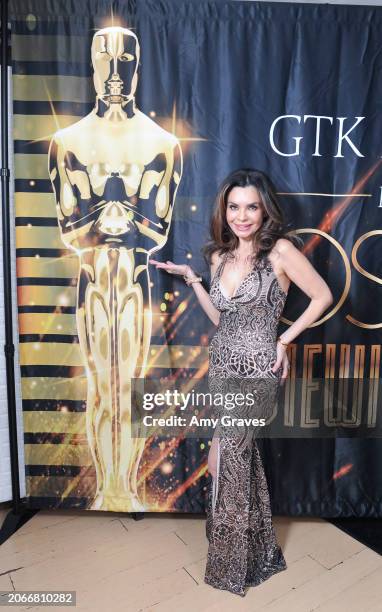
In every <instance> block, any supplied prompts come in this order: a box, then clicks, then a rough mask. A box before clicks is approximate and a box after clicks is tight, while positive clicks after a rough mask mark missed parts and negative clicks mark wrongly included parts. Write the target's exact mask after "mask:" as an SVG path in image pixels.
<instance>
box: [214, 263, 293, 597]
mask: <svg viewBox="0 0 382 612" xmlns="http://www.w3.org/2000/svg"><path fill="white" fill-rule="evenodd" d="M227 257H228V254H225V255H223V257H222V261H221V263H220V265H219V266H218V268H217V270H216V273H215V275H214V277H213V279H212V281H211V287H210V298H211V301H212V303H213V304H214V306H215V307H216V308H217V309H218V310H219V311H220V320H219V325H218V327H217V329H216V331H215V334H214V336H213V337H212V340H211V343H210V347H209V371H208V382H209V389H210V391H211V392H221V391H222V390H224V389H227V381H228V386H229V389H230V390H231V389H232V388H233V387H234V388H235V389H234V390H235V392H237V391H240V392H244V393H246V391H247V390H248V389H250V390H251V391H252V392H253V393H254V394H255V397H256V403H255V405H254V406H253V407H252V408H248V407H247V408H246V410H247V414H251V415H252V416H256V417H258V418H262V417H263V418H267V417H269V416H270V415H272V411H273V409H274V404H275V401H276V394H277V389H278V388H279V386H280V385H279V382H280V377H281V369H279V370H278V371H277V372H272V371H271V368H272V366H273V364H274V362H275V360H276V339H277V328H278V323H279V319H280V317H281V314H282V312H283V309H284V306H285V301H286V297H287V293H286V292H284V291H283V290H282V289H281V287H280V285H279V282H278V279H277V277H276V275H275V273H274V270H273V266H272V264H271V262H270V260H269V259H268V258H265V259H263V260H260V261H257V262H256V263H255V264H254V266H253V268H252V269H251V271H250V272H249V274H247V276H245V278H244V279H243V280H242V282H241V283H240V285H239V287H238V288H237V290H236V291H235V293H234V295H233V296H232V297H229V296H227V295H226V294H225V290H224V287H223V286H222V284H221V281H220V277H221V274H222V271H223V268H224V265H225V262H226V261H227ZM235 382H236V384H235ZM225 385H226V386H225ZM240 411H241V412H242V409H239V410H237V411H236V412H237V413H238V412H240ZM215 435H216V432H215ZM218 439H219V452H218V462H217V477H216V480H213V479H212V477H211V478H210V486H209V490H208V501H207V521H206V535H207V538H208V541H209V547H208V555H207V564H206V571H205V577H204V580H205V582H206V583H207V584H210V585H211V586H213V587H216V588H219V589H224V590H228V591H231V592H232V593H236V594H238V595H241V596H244V595H245V593H246V590H247V587H249V586H256V585H258V584H260V583H261V582H263V581H264V580H267V579H268V578H270V577H271V576H272V575H274V574H276V573H278V572H280V571H282V570H284V569H286V567H287V566H286V562H285V559H284V556H283V553H282V551H281V548H280V546H279V545H278V543H277V540H276V535H275V532H274V528H273V525H272V514H271V504H270V496H269V491H268V486H267V481H266V476H265V472H264V467H263V464H262V460H261V457H260V453H259V449H258V446H257V443H256V441H255V429H254V428H251V429H249V428H248V430H246V431H245V433H242V432H240V433H239V434H236V435H233V434H232V430H230V429H229V428H224V427H220V428H219V433H218Z"/></svg>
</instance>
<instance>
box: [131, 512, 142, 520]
mask: <svg viewBox="0 0 382 612" xmlns="http://www.w3.org/2000/svg"><path fill="white" fill-rule="evenodd" d="M130 516H131V518H132V519H134V521H141V520H142V519H144V518H145V513H144V512H131V513H130Z"/></svg>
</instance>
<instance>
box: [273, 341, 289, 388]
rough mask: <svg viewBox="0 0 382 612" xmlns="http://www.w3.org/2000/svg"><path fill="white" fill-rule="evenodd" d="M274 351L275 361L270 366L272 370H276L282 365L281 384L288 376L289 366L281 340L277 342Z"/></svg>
mask: <svg viewBox="0 0 382 612" xmlns="http://www.w3.org/2000/svg"><path fill="white" fill-rule="evenodd" d="M276 351H277V354H276V361H275V363H274V365H273V367H272V372H277V370H278V369H279V368H281V367H282V374H281V384H282V385H283V384H284V381H285V379H286V378H288V374H289V368H290V365H289V359H288V356H287V352H286V346H284V345H283V344H281V342H277V344H276Z"/></svg>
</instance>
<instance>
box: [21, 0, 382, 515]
mask: <svg viewBox="0 0 382 612" xmlns="http://www.w3.org/2000/svg"><path fill="white" fill-rule="evenodd" d="M10 4H11V26H12V67H13V98H14V103H13V112H14V154H15V198H16V201H15V207H16V216H17V218H16V246H17V283H18V309H19V315H18V317H19V318H18V320H19V333H20V336H19V342H20V361H21V375H22V395H23V416H24V428H25V438H24V443H25V458H26V459H25V461H26V465H25V469H26V477H27V495H28V502H29V504H30V506H31V507H45V508H47V507H51V508H57V507H77V508H84V509H99V510H115V511H131V510H137V511H140V510H148V511H158V512H164V511H171V512H203V510H204V508H205V502H206V488H207V484H208V472H207V451H208V440H207V439H198V438H189V437H187V436H184V435H178V436H175V437H174V436H173V437H171V436H168V437H166V436H159V435H151V436H150V437H147V438H139V437H134V436H133V435H132V429H131V418H130V417H131V411H132V409H133V408H134V399H132V398H133V394H132V393H131V382H132V378H133V377H137V378H145V377H147V378H148V377H151V378H156V379H157V380H158V379H159V378H160V377H163V376H169V375H171V376H175V378H176V377H182V375H183V374H185V375H186V374H189V373H190V372H191V373H192V374H193V375H194V376H196V377H203V376H204V375H205V374H206V373H207V369H208V344H209V341H210V339H211V337H212V335H213V333H214V331H215V328H214V326H213V324H212V323H211V322H210V321H209V319H208V318H207V316H206V315H205V314H204V313H203V311H202V309H201V307H200V306H199V304H198V302H197V300H196V298H195V295H194V292H193V290H192V288H191V287H190V288H188V287H187V286H186V285H185V284H184V282H183V280H182V279H181V278H180V277H174V276H170V275H168V274H166V273H165V272H163V271H162V272H161V271H159V270H157V269H156V268H155V267H154V266H153V265H151V264H149V263H148V254H150V255H153V254H154V253H155V257H156V258H157V259H160V260H162V261H166V260H172V261H175V262H177V263H190V264H191V265H192V267H193V269H194V270H195V271H197V272H199V273H201V274H202V276H203V279H204V284H205V287H207V288H208V284H209V282H210V278H209V270H208V266H207V264H206V262H205V261H204V259H203V257H202V254H201V247H202V246H203V244H204V243H205V242H206V240H207V238H208V232H209V219H210V215H211V211H212V208H213V204H214V196H215V194H216V191H217V188H218V185H219V183H220V181H221V180H222V179H223V178H224V177H225V175H226V174H227V173H228V172H230V171H231V170H233V169H236V168H239V167H255V168H259V169H261V170H263V171H265V172H267V173H268V174H269V175H270V176H271V178H272V179H273V182H274V183H275V185H276V189H277V192H278V194H279V199H280V202H281V205H282V208H283V210H284V212H285V216H286V219H287V221H288V223H289V224H290V227H291V228H293V227H294V228H295V229H296V230H297V231H298V233H299V235H300V236H301V237H302V238H303V240H304V244H305V246H304V253H305V254H306V256H307V257H309V259H310V261H311V262H312V263H313V264H314V266H315V267H316V269H317V270H318V271H319V273H320V274H322V276H323V277H324V278H325V280H326V281H327V282H328V284H329V285H330V287H331V290H332V292H333V295H334V302H333V304H332V306H331V307H330V308H329V309H328V311H326V312H325V313H324V315H323V316H322V317H321V319H320V320H319V321H318V322H316V323H315V324H314V325H312V326H311V327H310V328H309V329H307V330H306V331H305V332H304V333H302V334H301V335H300V336H299V337H298V338H297V339H296V340H295V341H294V342H293V344H292V346H291V347H290V353H289V356H290V362H291V379H290V380H289V382H288V384H287V386H286V389H287V392H288V393H289V394H292V395H293V393H292V392H293V380H294V379H296V380H297V379H299V378H301V380H303V381H309V379H310V378H311V377H312V376H317V377H319V378H322V379H327V380H330V379H350V380H351V381H353V382H354V381H358V382H359V381H365V382H368V381H370V380H372V381H374V382H376V383H379V380H380V348H381V344H380V343H381V327H382V322H381V318H382V314H381V313H382V293H381V291H382V287H381V284H382V280H381V273H382V262H381V257H380V252H381V249H380V248H379V243H380V240H381V233H382V229H381V217H382V167H381V159H382V141H381V134H382V109H381V100H382V79H381V74H382V72H381V69H382V48H381V31H382V8H375V7H374V8H372V7H355V6H353V7H345V6H330V5H325V6H323V5H304V4H297V5H293V4H285V3H280V4H277V3H257V2H240V1H235V2H228V1H225V0H222V1H218V0H205V1H194V0H173V1H171V0H160V1H158V0H139V2H138V1H136V2H135V1H132V0H131V1H129V0H123V1H122V0H120V1H117V2H109V1H106V0H105V1H102V0H94V1H93V0H87V1H86V2H85V1H84V2H75V1H74V0H65V1H63V0H38V1H37V0H11V3H10ZM308 303H309V298H308V296H307V295H305V294H304V293H303V292H302V291H301V290H300V289H299V288H298V287H297V286H296V285H294V286H293V287H292V289H291V290H290V293H289V296H288V300H287V304H286V309H285V311H284V314H283V318H282V321H281V324H280V332H282V331H284V330H286V329H287V328H288V326H289V325H290V324H291V323H292V322H293V321H294V320H295V319H296V318H297V317H298V316H299V314H300V313H301V312H302V310H303V309H304V308H305V307H306V306H307V305H308ZM304 388H305V387H304ZM368 388H369V393H368V394H363V395H362V391H361V393H360V396H359V398H358V400H357V402H358V403H357V404H356V408H357V410H359V413H358V412H357V414H356V417H357V418H358V416H360V417H361V419H362V421H363V422H364V423H365V424H366V429H365V428H364V429H363V430H362V431H363V432H364V433H363V434H362V435H361V434H359V435H357V426H358V424H359V421H358V420H357V418H355V419H353V420H352V417H353V416H354V415H352V414H351V415H350V416H348V421H347V423H348V425H349V435H348V436H344V435H342V436H339V437H336V438H333V437H332V438H330V439H324V438H325V436H322V437H320V438H318V437H317V436H316V438H315V436H314V434H313V433H311V432H312V431H313V429H312V428H314V427H315V423H314V422H312V421H309V415H307V411H306V406H307V404H306V402H305V404H304V403H302V404H301V405H300V404H297V403H293V398H292V399H291V397H292V395H291V396H290V397H289V400H288V402H287V401H285V410H284V412H285V414H284V415H283V419H284V424H285V425H287V426H289V427H292V428H293V427H296V428H301V429H302V431H306V435H305V436H302V437H301V435H296V436H295V437H294V436H291V439H288V437H287V436H286V437H283V436H281V435H280V437H277V438H264V439H263V440H261V442H262V444H261V452H262V456H263V461H264V464H265V469H266V472H267V478H268V482H269V487H270V492H271V498H272V509H273V511H274V512H276V513H280V514H290V515H300V516H301V515H317V516H327V517H328V516H352V515H355V516H369V517H381V516H382V506H381V499H382V496H381V492H382V476H381V471H380V470H378V469H377V466H379V465H380V464H381V461H382V446H381V441H380V439H379V438H380V436H379V435H378V428H377V426H376V424H377V423H378V414H377V412H378V411H377V408H378V399H379V397H378V384H377V385H376V387H373V388H372V390H371V391H370V388H371V387H370V385H369V386H368ZM373 389H374V391H373ZM345 400H346V398H345ZM307 401H308V400H307ZM349 402H350V400H349ZM352 405H353V407H354V401H353V404H352ZM347 408H349V405H348V406H347V405H346V401H345V409H347ZM350 408H351V406H350ZM325 414H326V413H325V411H324V410H323V412H322V415H321V417H322V419H324V418H325ZM304 427H305V428H306V429H305V430H304ZM296 431H297V430H296ZM360 431H361V430H360ZM365 431H366V433H365ZM304 438H305V439H304ZM259 442H260V440H259Z"/></svg>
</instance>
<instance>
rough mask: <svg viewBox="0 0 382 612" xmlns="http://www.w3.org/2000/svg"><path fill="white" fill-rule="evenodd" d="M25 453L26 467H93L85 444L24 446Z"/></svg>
mask: <svg viewBox="0 0 382 612" xmlns="http://www.w3.org/2000/svg"><path fill="white" fill-rule="evenodd" d="M24 453H25V463H26V465H80V466H89V467H90V466H92V465H93V464H92V459H91V454H90V449H89V447H88V446H86V445H85V444H82V445H80V444H78V445H77V446H75V445H73V444H24Z"/></svg>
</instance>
